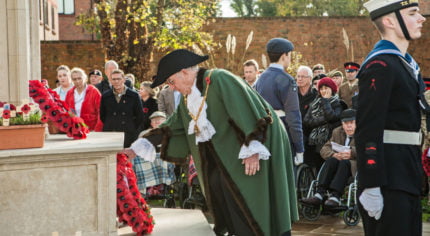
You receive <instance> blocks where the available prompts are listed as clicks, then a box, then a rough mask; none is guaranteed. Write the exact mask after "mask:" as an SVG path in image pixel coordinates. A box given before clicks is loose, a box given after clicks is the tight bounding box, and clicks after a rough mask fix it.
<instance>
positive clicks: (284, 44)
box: [266, 38, 294, 53]
mask: <svg viewBox="0 0 430 236" xmlns="http://www.w3.org/2000/svg"><path fill="white" fill-rule="evenodd" d="M293 49H294V45H293V43H292V42H290V41H289V40H287V39H284V38H273V39H271V40H269V42H268V43H267V45H266V51H267V52H268V53H288V52H291V51H293Z"/></svg>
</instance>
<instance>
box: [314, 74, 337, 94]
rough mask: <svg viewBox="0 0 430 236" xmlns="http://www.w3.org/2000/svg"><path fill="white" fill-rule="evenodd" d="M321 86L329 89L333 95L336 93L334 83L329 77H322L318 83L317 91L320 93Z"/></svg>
mask: <svg viewBox="0 0 430 236" xmlns="http://www.w3.org/2000/svg"><path fill="white" fill-rule="evenodd" d="M322 86H327V87H329V88H331V91H332V92H333V94H335V93H336V92H337V86H336V83H335V82H334V81H333V80H332V79H331V78H330V77H324V78H322V79H321V80H320V81H319V82H318V91H320V89H321V87H322Z"/></svg>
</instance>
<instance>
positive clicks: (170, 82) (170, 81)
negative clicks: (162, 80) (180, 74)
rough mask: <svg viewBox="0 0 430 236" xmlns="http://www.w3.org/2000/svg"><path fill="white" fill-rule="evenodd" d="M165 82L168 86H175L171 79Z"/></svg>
mask: <svg viewBox="0 0 430 236" xmlns="http://www.w3.org/2000/svg"><path fill="white" fill-rule="evenodd" d="M166 82H167V83H168V84H170V85H175V82H174V81H173V80H172V79H167V80H166Z"/></svg>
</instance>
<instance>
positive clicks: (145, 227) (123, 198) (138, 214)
mask: <svg viewBox="0 0 430 236" xmlns="http://www.w3.org/2000/svg"><path fill="white" fill-rule="evenodd" d="M116 158H117V169H116V170H117V216H118V219H119V221H120V222H127V224H128V225H129V226H131V227H132V229H133V231H134V232H136V233H137V235H143V234H149V233H151V232H152V230H153V228H154V222H153V218H152V216H151V212H150V210H149V208H148V205H147V204H146V201H145V199H143V198H142V196H141V195H140V192H139V190H138V189H137V184H136V175H135V174H134V172H133V169H132V166H131V165H130V162H128V158H127V156H126V155H124V154H123V153H118V154H117V156H116ZM125 178H126V180H125Z"/></svg>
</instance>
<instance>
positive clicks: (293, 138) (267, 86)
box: [255, 38, 304, 165]
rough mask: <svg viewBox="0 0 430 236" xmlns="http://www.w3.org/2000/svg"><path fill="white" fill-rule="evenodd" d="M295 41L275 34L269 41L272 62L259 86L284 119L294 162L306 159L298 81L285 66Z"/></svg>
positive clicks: (259, 81)
mask: <svg viewBox="0 0 430 236" xmlns="http://www.w3.org/2000/svg"><path fill="white" fill-rule="evenodd" d="M293 49H294V46H293V44H292V43H291V42H290V41H289V40H287V39H284V38H273V39H271V40H270V41H269V42H268V43H267V45H266V51H267V54H268V56H269V60H270V66H269V68H267V70H265V71H264V72H263V74H261V76H260V78H259V80H258V81H257V84H256V86H255V89H256V90H257V92H258V93H259V94H260V95H261V96H262V97H263V98H264V99H266V101H267V102H268V103H269V104H270V105H271V106H272V107H273V109H274V110H275V112H276V114H277V115H278V116H279V117H280V118H281V120H282V121H283V122H284V125H285V128H286V130H287V132H288V137H290V142H291V146H292V149H293V155H294V162H295V164H296V165H299V164H301V163H302V162H303V152H304V145H303V130H302V117H301V114H300V106H299V96H298V89H297V84H296V81H295V80H294V78H293V77H292V76H291V75H289V74H288V73H287V72H285V70H286V69H287V68H288V66H290V63H291V51H293Z"/></svg>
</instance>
